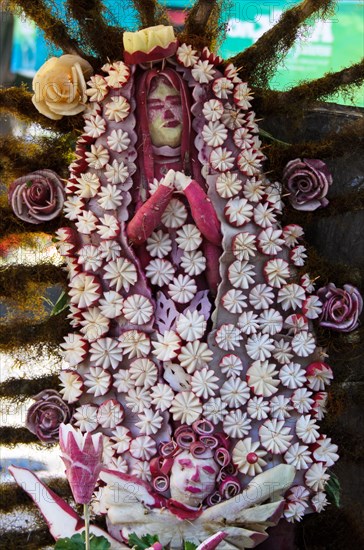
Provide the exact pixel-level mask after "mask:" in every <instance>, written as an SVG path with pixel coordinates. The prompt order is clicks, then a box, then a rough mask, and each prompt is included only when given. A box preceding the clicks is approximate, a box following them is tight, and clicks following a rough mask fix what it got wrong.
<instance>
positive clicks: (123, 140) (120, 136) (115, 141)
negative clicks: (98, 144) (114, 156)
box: [106, 128, 130, 153]
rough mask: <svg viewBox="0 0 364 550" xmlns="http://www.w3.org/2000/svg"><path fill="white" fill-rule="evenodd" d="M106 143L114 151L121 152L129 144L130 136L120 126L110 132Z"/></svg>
mask: <svg viewBox="0 0 364 550" xmlns="http://www.w3.org/2000/svg"><path fill="white" fill-rule="evenodd" d="M106 141H107V145H108V147H109V148H110V149H111V150H112V151H115V153H122V152H123V151H126V150H127V149H128V147H129V145H130V138H129V136H128V134H127V132H124V131H123V130H121V129H120V128H119V129H118V130H113V131H112V132H110V134H109V136H108V138H107V140H106Z"/></svg>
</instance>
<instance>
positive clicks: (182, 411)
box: [169, 391, 202, 425]
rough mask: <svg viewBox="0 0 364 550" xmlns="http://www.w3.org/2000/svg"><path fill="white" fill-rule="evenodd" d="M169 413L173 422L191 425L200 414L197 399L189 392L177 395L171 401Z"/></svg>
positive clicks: (199, 403)
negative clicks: (177, 421)
mask: <svg viewBox="0 0 364 550" xmlns="http://www.w3.org/2000/svg"><path fill="white" fill-rule="evenodd" d="M169 410H170V412H171V414H172V415H173V419H174V420H180V421H181V422H182V424H188V425H191V424H193V422H194V421H195V420H197V419H198V418H199V416H200V415H201V413H202V406H201V402H200V400H199V398H198V397H197V396H196V395H195V394H194V393H193V392H191V391H183V392H180V393H177V394H176V395H175V397H174V399H173V401H172V405H171V407H170V409H169Z"/></svg>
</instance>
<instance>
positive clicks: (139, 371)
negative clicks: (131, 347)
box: [129, 357, 158, 389]
mask: <svg viewBox="0 0 364 550" xmlns="http://www.w3.org/2000/svg"><path fill="white" fill-rule="evenodd" d="M129 374H130V378H131V380H133V381H134V384H135V386H137V387H142V388H144V389H149V388H151V387H152V386H154V384H155V383H156V381H157V379H158V369H157V366H156V365H155V363H153V361H151V360H150V359H148V358H147V357H140V358H138V359H134V361H133V362H132V363H130V367H129Z"/></svg>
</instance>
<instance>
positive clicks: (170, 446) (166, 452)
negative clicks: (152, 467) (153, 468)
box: [160, 441, 178, 457]
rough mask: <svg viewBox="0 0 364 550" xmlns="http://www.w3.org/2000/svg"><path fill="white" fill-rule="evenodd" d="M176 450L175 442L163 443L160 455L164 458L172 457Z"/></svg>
mask: <svg viewBox="0 0 364 550" xmlns="http://www.w3.org/2000/svg"><path fill="white" fill-rule="evenodd" d="M177 450H178V447H177V443H176V442H175V441H168V443H163V444H162V445H161V448H160V454H161V455H162V456H164V457H168V456H173V455H175V454H176V451H177Z"/></svg>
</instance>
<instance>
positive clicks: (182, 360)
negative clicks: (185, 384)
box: [178, 340, 213, 374]
mask: <svg viewBox="0 0 364 550" xmlns="http://www.w3.org/2000/svg"><path fill="white" fill-rule="evenodd" d="M212 356H213V353H212V351H211V350H210V349H209V348H208V345H207V344H206V343H205V342H200V341H199V340H195V341H194V342H188V343H187V344H186V345H185V346H183V347H182V348H181V352H180V354H179V355H178V361H179V364H180V365H181V367H183V368H185V369H186V371H187V372H188V373H189V374H191V373H193V372H194V371H195V370H196V369H201V368H203V367H205V366H206V365H208V363H210V362H211V361H212Z"/></svg>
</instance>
